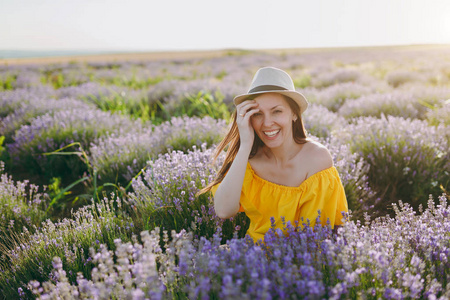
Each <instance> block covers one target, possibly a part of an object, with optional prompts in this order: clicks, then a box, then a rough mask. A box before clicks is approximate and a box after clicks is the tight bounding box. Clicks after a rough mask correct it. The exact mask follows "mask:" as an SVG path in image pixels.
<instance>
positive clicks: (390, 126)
mask: <svg viewBox="0 0 450 300" xmlns="http://www.w3.org/2000/svg"><path fill="white" fill-rule="evenodd" d="M447 130H448V128H447V127H445V126H444V125H439V126H437V127H432V126H429V125H428V123H427V122H426V121H420V120H410V119H403V118H398V117H391V116H387V117H383V118H381V119H376V118H373V117H365V118H359V119H357V120H356V122H355V123H354V124H350V125H348V126H347V127H345V128H343V129H342V130H340V131H336V132H335V134H334V135H333V137H332V140H333V142H332V143H336V144H343V145H350V148H351V149H352V151H353V152H356V153H358V154H360V155H361V156H362V157H363V158H364V160H365V161H366V162H367V163H368V164H369V166H370V169H369V173H368V178H369V185H370V187H371V188H373V190H374V191H376V192H377V195H378V199H379V200H381V199H383V201H377V202H376V203H373V204H370V205H374V212H376V213H382V214H384V213H386V212H387V211H386V208H387V204H389V203H390V202H395V201H397V200H399V199H401V200H403V201H405V202H408V203H410V204H412V205H413V207H415V208H417V207H418V205H419V204H424V203H423V202H422V201H423V199H424V197H426V196H427V195H429V194H436V193H440V192H442V191H445V190H448V184H449V170H450V165H449V163H450V160H449V158H450V152H449V151H448V140H447V139H446V138H445V136H443V135H442V134H441V132H445V131H447Z"/></svg>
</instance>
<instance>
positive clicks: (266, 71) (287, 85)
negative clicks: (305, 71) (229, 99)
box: [233, 67, 308, 114]
mask: <svg viewBox="0 0 450 300" xmlns="http://www.w3.org/2000/svg"><path fill="white" fill-rule="evenodd" d="M264 93H278V94H281V95H286V96H288V97H289V98H291V99H292V100H294V101H295V102H296V103H297V104H298V106H299V107H300V114H302V113H303V112H304V111H305V110H306V108H307V107H308V101H307V100H306V98H305V96H303V95H302V94H300V93H299V92H297V91H296V90H295V87H294V82H292V79H291V76H289V74H288V73H286V72H285V71H283V70H280V69H277V68H274V67H265V68H261V69H259V70H258V71H257V72H256V74H255V77H253V81H252V84H251V85H250V88H249V90H248V93H247V94H244V95H239V96H236V97H235V98H234V100H233V102H234V104H235V105H238V104H239V103H242V102H243V101H245V100H247V99H249V98H254V97H252V96H254V95H259V94H264Z"/></svg>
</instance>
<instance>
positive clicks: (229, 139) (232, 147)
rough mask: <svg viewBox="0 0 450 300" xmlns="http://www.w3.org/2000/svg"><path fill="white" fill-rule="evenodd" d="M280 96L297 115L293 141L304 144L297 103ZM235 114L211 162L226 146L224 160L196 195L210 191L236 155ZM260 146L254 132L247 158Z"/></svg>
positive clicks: (219, 180) (225, 172)
mask: <svg viewBox="0 0 450 300" xmlns="http://www.w3.org/2000/svg"><path fill="white" fill-rule="evenodd" d="M282 96H284V98H285V100H286V102H287V103H288V104H289V107H290V108H291V110H292V112H293V113H294V114H295V115H296V116H297V120H295V121H294V122H292V135H293V138H294V141H295V142H296V143H297V144H304V143H306V130H305V127H304V125H303V121H302V118H301V115H300V108H299V106H298V105H297V103H295V101H294V100H292V99H291V98H289V97H287V96H285V95H282ZM249 99H251V98H249ZM236 115H237V112H236V110H235V111H234V112H233V114H232V116H231V127H230V129H229V131H228V133H227V134H226V135H225V137H224V139H223V140H222V141H221V142H220V144H219V145H218V146H217V148H216V151H215V152H214V160H213V163H215V162H216V160H217V158H218V157H219V155H220V154H221V153H222V151H223V150H224V149H225V148H226V147H227V146H228V149H227V151H226V155H225V161H224V163H223V165H222V167H221V168H220V170H219V172H218V173H217V175H216V178H215V179H214V180H213V181H212V182H211V183H209V184H208V185H207V186H206V187H204V188H203V189H201V190H200V191H199V192H198V195H201V194H204V193H206V192H208V191H210V190H211V188H212V187H213V186H214V185H216V184H218V183H220V182H222V180H223V178H224V177H225V175H226V174H227V172H228V170H229V169H230V167H231V164H232V163H233V161H234V158H235V157H236V155H237V153H238V151H239V147H240V145H241V141H240V136H239V130H238V127H237V123H236ZM262 146H264V143H263V141H261V139H260V138H259V136H258V135H257V134H255V140H254V141H253V146H252V150H251V151H250V155H249V158H252V157H253V156H255V155H256V153H257V152H258V150H259V148H260V147H262Z"/></svg>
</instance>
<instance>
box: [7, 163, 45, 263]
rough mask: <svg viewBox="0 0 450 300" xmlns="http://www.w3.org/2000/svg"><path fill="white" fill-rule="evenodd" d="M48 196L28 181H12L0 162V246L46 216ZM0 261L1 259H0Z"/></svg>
mask: <svg viewBox="0 0 450 300" xmlns="http://www.w3.org/2000/svg"><path fill="white" fill-rule="evenodd" d="M47 206H48V195H47V194H46V193H41V192H39V187H38V186H36V185H34V184H30V183H29V181H28V180H25V181H23V182H21V181H17V182H16V181H14V180H13V179H12V177H11V176H10V175H8V174H6V173H4V163H3V162H2V161H0V229H1V230H0V244H5V243H8V242H11V241H13V240H14V236H15V235H17V234H19V233H20V232H22V230H23V228H24V227H25V228H27V229H28V230H31V229H32V228H33V226H34V225H35V226H38V225H39V224H40V223H41V222H42V221H44V219H45V217H46V216H47V213H46V209H47ZM0 259H1V258H0Z"/></svg>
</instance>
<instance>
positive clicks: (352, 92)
mask: <svg viewBox="0 0 450 300" xmlns="http://www.w3.org/2000/svg"><path fill="white" fill-rule="evenodd" d="M373 92H375V90H373V88H370V87H367V86H364V85H361V84H358V83H341V84H336V85H332V86H329V87H326V88H323V89H314V88H306V89H304V90H303V91H302V93H303V94H304V95H305V96H306V98H307V99H308V100H309V101H310V102H311V103H315V104H320V105H322V106H325V107H326V108H327V109H329V110H331V111H333V112H336V111H337V110H338V109H339V108H340V107H341V106H342V105H343V104H344V103H345V101H346V100H347V99H355V98H359V97H361V96H362V95H366V94H370V93H373Z"/></svg>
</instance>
